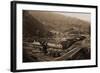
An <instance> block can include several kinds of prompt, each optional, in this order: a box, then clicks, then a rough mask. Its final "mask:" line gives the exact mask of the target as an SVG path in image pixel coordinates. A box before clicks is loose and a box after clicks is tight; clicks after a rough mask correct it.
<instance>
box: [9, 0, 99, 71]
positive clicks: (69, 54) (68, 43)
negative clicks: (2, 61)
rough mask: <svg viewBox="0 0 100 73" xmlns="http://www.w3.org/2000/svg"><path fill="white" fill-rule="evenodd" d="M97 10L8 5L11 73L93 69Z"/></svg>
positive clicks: (40, 4)
mask: <svg viewBox="0 0 100 73" xmlns="http://www.w3.org/2000/svg"><path fill="white" fill-rule="evenodd" d="M97 16H98V14H97V6H92V5H74V4H60V3H42V2H23V1H22V2H21V1H12V2H11V71H12V72H22V71H40V70H55V69H72V68H86V67H87V68H88V67H97V32H98V31H97Z"/></svg>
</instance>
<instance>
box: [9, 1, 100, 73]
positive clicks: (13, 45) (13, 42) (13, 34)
mask: <svg viewBox="0 0 100 73" xmlns="http://www.w3.org/2000/svg"><path fill="white" fill-rule="evenodd" d="M17 4H35V5H52V6H65V7H66V6H67V7H68V6H69V7H85V8H95V10H96V20H95V21H96V35H95V36H96V38H95V39H96V42H95V43H96V58H95V60H96V61H95V62H96V64H95V65H87V66H74V67H57V68H55V67H53V68H40V69H23V70H17V69H16V67H17V64H16V49H17V48H16V47H17V46H16V33H17V30H16V29H17V28H16V18H17V16H16V6H17ZM10 39H11V72H24V71H42V70H58V69H73V68H90V67H98V49H97V48H98V47H97V46H98V41H97V40H98V6H93V5H75V4H61V3H43V2H28V1H11V38H10Z"/></svg>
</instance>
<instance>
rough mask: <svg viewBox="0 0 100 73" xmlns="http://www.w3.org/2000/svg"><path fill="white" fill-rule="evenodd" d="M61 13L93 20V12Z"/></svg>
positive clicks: (89, 20)
mask: <svg viewBox="0 0 100 73" xmlns="http://www.w3.org/2000/svg"><path fill="white" fill-rule="evenodd" d="M60 14H63V15H66V16H71V17H75V18H79V19H81V20H85V21H88V22H91V14H90V13H71V12H70V13H60Z"/></svg>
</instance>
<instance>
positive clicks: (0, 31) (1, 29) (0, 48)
mask: <svg viewBox="0 0 100 73" xmlns="http://www.w3.org/2000/svg"><path fill="white" fill-rule="evenodd" d="M10 1H11V0H0V73H10ZM24 1H26V0H24ZM31 1H41V2H56V3H68V4H86V5H98V6H99V7H100V0H31ZM98 13H100V9H99V12H98ZM99 19H100V14H99V18H98V20H99ZM99 23H100V22H99ZM99 23H98V24H99ZM98 27H100V25H98ZM98 31H100V28H99V30H98ZM98 37H100V34H99V36H98ZM98 43H100V38H99V42H98ZM99 48H100V46H99ZM99 48H98V49H99ZM98 52H99V55H100V50H98ZM99 61H100V58H99ZM99 64H100V63H99ZM47 72H48V73H51V72H54V73H63V72H66V73H99V72H100V67H98V68H83V69H66V70H53V71H38V72H34V73H47ZM29 73H32V72H29Z"/></svg>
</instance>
